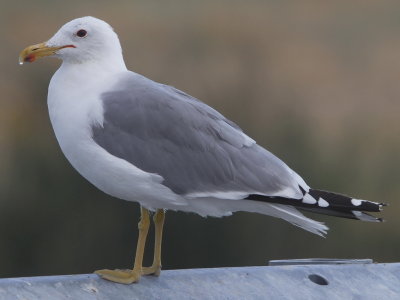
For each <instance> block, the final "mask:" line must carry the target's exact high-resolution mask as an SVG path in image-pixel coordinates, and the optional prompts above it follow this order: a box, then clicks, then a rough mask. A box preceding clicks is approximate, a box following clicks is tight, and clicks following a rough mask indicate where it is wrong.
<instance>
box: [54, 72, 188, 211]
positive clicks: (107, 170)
mask: <svg viewBox="0 0 400 300" xmlns="http://www.w3.org/2000/svg"><path fill="white" fill-rule="evenodd" d="M108 75H109V74H108ZM115 77H116V76H114V78H115ZM107 78H110V77H109V76H102V75H101V74H96V76H95V77H91V76H89V74H85V72H82V70H78V72H76V68H73V69H71V70H70V69H68V68H66V67H61V68H60V69H59V70H58V71H57V72H56V73H55V74H54V76H53V78H52V80H51V82H50V86H49V93H48V108H49V115H50V120H51V123H52V125H53V129H54V132H55V135H56V137H57V140H58V142H59V144H60V147H61V149H62V151H63V153H64V155H65V156H66V157H67V159H68V161H69V162H70V163H71V164H72V166H73V167H74V168H75V169H76V170H77V171H78V172H79V173H80V174H81V175H82V176H83V177H85V178H86V179H87V180H89V181H90V182H91V183H92V184H94V185H95V186H96V187H97V188H99V189H100V190H102V191H104V192H105V193H107V194H110V195H112V196H114V197H117V198H120V199H124V200H129V201H137V202H140V203H141V204H142V205H144V206H145V207H148V208H173V209H175V208H176V207H175V206H176V205H184V204H185V203H186V201H185V200H184V199H183V198H181V197H180V196H178V195H176V194H175V193H173V192H172V191H171V190H170V189H168V188H167V187H165V186H164V185H162V184H161V182H162V180H163V179H162V177H160V176H158V175H155V174H151V173H147V172H144V171H142V170H140V169H138V168H136V167H135V166H133V165H132V164H130V163H129V162H127V161H125V160H123V159H119V158H117V157H115V156H113V155H111V154H110V153H108V152H107V151H106V150H104V149H103V148H102V147H100V146H99V145H97V144H96V143H95V142H94V141H93V139H92V131H91V126H92V124H96V123H97V124H102V123H103V108H102V103H101V99H100V97H99V96H100V94H101V93H102V92H103V91H106V90H107V89H109V88H111V85H112V84H113V82H110V80H107Z"/></svg>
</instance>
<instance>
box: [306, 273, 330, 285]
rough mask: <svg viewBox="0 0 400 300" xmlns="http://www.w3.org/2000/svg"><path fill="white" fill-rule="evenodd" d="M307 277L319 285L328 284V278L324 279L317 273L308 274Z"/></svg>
mask: <svg viewBox="0 0 400 300" xmlns="http://www.w3.org/2000/svg"><path fill="white" fill-rule="evenodd" d="M308 279H310V280H311V281H312V282H314V283H316V284H319V285H328V284H329V282H328V280H326V279H325V278H324V277H322V276H320V275H317V274H311V275H308Z"/></svg>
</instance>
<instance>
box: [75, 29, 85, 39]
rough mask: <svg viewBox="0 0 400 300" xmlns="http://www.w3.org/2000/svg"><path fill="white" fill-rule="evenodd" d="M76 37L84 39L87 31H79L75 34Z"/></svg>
mask: <svg viewBox="0 0 400 300" xmlns="http://www.w3.org/2000/svg"><path fill="white" fill-rule="evenodd" d="M76 35H77V36H79V37H81V38H82V37H85V36H86V35H87V31H86V30H85V29H79V30H78V31H77V32H76Z"/></svg>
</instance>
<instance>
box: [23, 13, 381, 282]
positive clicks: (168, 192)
mask: <svg viewBox="0 0 400 300" xmlns="http://www.w3.org/2000/svg"><path fill="white" fill-rule="evenodd" d="M45 56H54V57H57V58H59V59H61V60H62V64H61V66H60V68H59V69H58V70H57V71H56V72H55V74H54V75H53V77H52V78H51V81H50V85H49V88H48V97H47V102H48V110H49V115H50V120H51V124H52V126H53V129H54V132H55V135H56V138H57V140H58V143H59V144H60V147H61V150H62V152H63V153H64V155H65V156H66V158H67V159H68V161H69V162H70V163H71V165H72V166H73V167H74V168H75V169H76V170H77V171H78V172H79V173H80V174H81V175H82V176H83V177H84V178H86V179H87V180H88V181H89V182H91V183H92V184H93V185H95V186H96V187H97V188H98V189H100V190H101V191H103V192H104V193H107V194H109V195H111V196H113V197H116V198H119V199H123V200H127V201H135V202H138V203H139V204H140V210H141V218H140V221H139V223H138V229H139V237H138V242H137V248H136V254H135V262H134V266H133V269H129V270H119V269H117V270H107V269H104V270H98V271H96V272H95V273H96V274H98V275H100V276H101V277H102V278H104V279H107V280H110V281H114V282H118V283H125V284H130V283H133V282H137V281H138V280H139V279H140V277H141V276H142V275H150V274H153V275H156V276H158V275H159V274H160V271H161V241H162V233H163V224H164V219H165V211H166V210H174V211H184V212H192V213H197V214H199V215H201V216H213V217H222V216H229V215H231V214H232V213H233V212H237V211H247V212H253V213H260V214H265V215H269V216H273V217H276V218H280V219H283V220H286V221H288V222H290V223H291V224H293V225H296V226H298V227H301V228H303V229H305V230H308V231H310V232H312V233H315V234H318V235H321V236H323V235H324V234H325V233H326V231H327V229H328V227H326V226H325V225H324V224H323V223H320V222H317V221H314V220H312V219H310V218H308V217H306V216H304V215H303V214H302V213H301V212H300V210H302V211H309V212H314V213H320V214H326V215H332V216H337V217H344V218H350V219H357V220H362V221H371V222H379V221H382V219H380V218H375V217H373V216H371V215H369V214H367V213H365V212H379V211H380V210H381V208H382V206H383V205H384V204H382V203H376V202H371V201H367V200H360V199H355V198H352V197H348V196H344V195H340V194H336V193H331V192H326V191H322V190H317V189H312V188H310V187H309V186H308V185H307V184H306V182H305V181H304V180H303V179H302V178H301V177H300V176H299V175H298V174H297V173H296V172H295V171H293V170H292V169H290V168H289V167H288V166H287V165H286V164H285V163H284V162H283V161H281V160H280V159H279V158H277V157H276V156H274V155H273V154H272V153H271V152H269V151H268V150H266V149H265V148H263V147H262V146H260V145H258V144H257V143H256V142H255V141H254V140H253V139H252V138H251V137H249V136H248V135H246V134H245V133H244V132H243V131H242V130H241V129H240V127H239V126H238V125H236V124H235V123H234V122H232V121H230V120H228V119H227V118H225V117H224V116H223V115H222V114H220V113H219V112H217V111H216V110H214V109H213V108H211V107H210V106H208V105H206V104H205V103H203V102H201V101H200V100H198V99H196V98H194V97H192V96H190V95H188V94H186V93H184V92H182V91H180V90H178V89H176V88H174V87H172V86H168V85H164V84H160V83H157V82H154V81H152V80H150V79H148V78H146V77H144V76H142V75H139V74H137V73H135V72H132V71H129V70H127V68H126V66H125V62H124V59H123V55H122V49H121V45H120V42H119V39H118V36H117V34H116V33H115V32H114V30H113V29H112V27H111V26H110V25H109V24H107V23H106V22H104V21H102V20H99V19H97V18H94V17H83V18H78V19H74V20H72V21H70V22H68V23H66V24H65V25H63V26H62V27H61V28H60V29H59V30H58V31H57V32H56V33H55V35H54V36H53V37H51V38H50V39H49V40H48V41H47V42H44V43H40V44H36V45H33V46H29V47H27V48H25V49H24V50H23V51H22V52H21V54H20V63H21V64H22V63H24V62H33V61H35V60H36V59H38V58H41V57H45ZM152 214H153V221H154V224H155V246H154V260H153V264H152V265H151V266H150V267H147V268H145V267H143V254H144V250H145V242H146V237H147V233H148V230H149V226H150V217H151V215H152Z"/></svg>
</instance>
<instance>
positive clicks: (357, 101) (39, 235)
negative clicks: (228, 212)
mask: <svg viewBox="0 0 400 300" xmlns="http://www.w3.org/2000/svg"><path fill="white" fill-rule="evenodd" d="M84 15H93V16H96V17H99V18H102V19H104V20H106V21H107V22H109V23H110V24H111V25H112V26H113V27H114V28H115V30H116V31H117V33H118V34H119V36H120V39H121V42H122V45H123V48H124V53H125V60H126V62H127V65H128V67H129V68H130V69H131V70H134V71H136V72H138V73H141V74H144V75H146V76H148V77H150V78H152V79H154V80H157V81H161V82H164V83H168V84H172V85H174V86H176V87H177V88H179V89H182V90H184V91H186V92H188V93H190V94H192V95H194V96H196V97H198V98H199V99H202V100H203V101H205V102H206V103H208V104H210V105H212V106H213V107H215V108H217V109H218V110H219V111H220V112H222V113H223V114H225V115H226V116H227V117H229V118H230V119H232V120H234V121H235V122H236V123H238V124H239V125H240V126H241V127H242V128H243V129H244V130H245V131H246V133H248V134H249V135H250V136H252V137H253V138H255V139H256V140H257V141H258V143H259V144H261V145H263V146H265V147H266V148H267V149H269V150H270V151H272V152H273V153H275V154H276V155H278V156H279V157H280V158H282V159H283V160H284V161H285V162H287V163H288V164H289V166H291V167H292V168H293V169H294V170H296V171H297V172H298V173H300V174H301V175H302V176H303V177H304V178H305V179H306V181H307V182H308V183H309V184H310V185H312V186H314V187H318V188H321V189H327V190H333V191H338V192H342V193H346V194H351V195H354V196H356V197H359V198H366V199H371V200H376V201H382V202H389V203H390V206H389V207H387V208H386V211H385V212H384V213H383V215H384V217H385V218H386V219H387V220H388V222H386V223H383V224H369V223H361V222H355V221H349V220H335V219H333V218H329V217H323V216H322V217H321V216H315V218H316V219H319V220H322V221H326V222H327V224H328V225H329V226H330V227H331V230H330V233H329V235H328V238H327V239H321V238H319V237H316V236H313V235H311V234H309V233H307V232H304V231H302V230H299V229H297V228H295V227H293V226H291V225H289V224H286V223H284V222H282V221H279V220H275V219H272V218H268V217H265V216H258V215H254V214H246V213H238V214H235V215H234V216H232V217H230V218H223V219H213V218H208V219H203V218H200V217H199V216H196V215H191V214H182V213H175V212H169V213H168V214H167V223H166V228H165V230H166V232H165V244H164V245H165V248H164V253H163V257H164V267H165V268H189V267H218V266H239V265H253V264H254V265H256V264H258V265H259V264H265V263H266V262H267V260H269V259H279V258H303V257H340V258H351V257H354V258H364V257H370V258H374V259H375V260H378V261H398V260H399V258H398V253H399V250H400V242H399V239H398V237H399V233H398V230H397V228H398V227H399V226H400V221H399V218H397V217H396V216H397V212H398V211H399V209H400V205H399V203H398V201H397V198H398V197H399V195H400V188H399V185H398V184H397V182H398V178H399V175H398V170H399V168H400V159H399V155H398V153H399V151H400V142H399V136H400V135H399V126H398V123H399V121H398V119H399V118H398V116H399V113H400V101H399V100H398V97H399V95H400V85H399V84H398V79H399V75H400V59H399V56H400V55H399V53H400V5H399V4H398V3H397V2H396V1H372V0H370V1H363V2H362V3H360V2H356V1H335V2H329V3H324V2H319V1H302V2H295V3H294V2H292V1H272V0H271V1H178V0H176V1H165V2H161V1H114V2H110V1H85V2H84V3H81V2H80V1H68V2H65V1H35V2H33V1H27V0H23V1H4V0H2V1H0V36H1V39H2V52H1V54H2V55H1V56H0V70H1V71H0V91H1V94H2V96H1V97H0V105H1V109H0V165H1V168H0V258H1V259H0V276H28V275H39V274H61V273H82V272H91V271H93V270H94V269H96V268H104V267H107V268H113V267H129V266H131V265H132V263H133V261H132V260H133V252H134V249H135V243H136V235H137V232H136V222H137V218H138V209H137V208H138V207H137V205H136V204H133V203H127V202H124V201H116V200H114V199H110V197H109V196H107V195H104V194H102V193H101V192H99V191H97V190H96V189H95V188H94V187H92V186H91V185H90V184H89V183H88V182H86V181H85V180H84V179H83V178H81V177H80V175H79V174H77V172H75V171H74V170H73V169H72V168H71V167H70V166H69V165H68V163H67V162H66V160H65V158H64V157H63V155H62V153H61V151H60V150H59V147H58V145H57V142H56V140H55V138H54V134H53V132H52V129H51V126H50V123H49V120H48V116H47V109H46V104H45V103H46V102H45V101H46V94H47V86H48V82H49V80H50V78H51V76H52V74H53V72H54V71H55V69H56V68H57V66H58V64H59V62H57V61H55V60H51V59H49V60H46V61H39V62H37V63H35V64H33V65H26V66H23V67H19V66H18V65H17V56H18V53H19V51H20V50H21V49H22V48H24V47H25V46H27V45H29V44H32V43H37V42H40V41H44V40H46V39H48V38H49V37H50V36H51V35H52V34H53V33H54V32H55V31H56V30H57V29H58V28H59V27H60V26H61V25H62V24H64V23H65V22H66V21H68V20H70V19H73V18H76V17H80V16H84ZM151 243H152V241H150V242H149V246H151ZM149 250H150V247H149ZM151 256H152V254H151V253H150V251H149V253H148V257H147V260H148V262H150V260H151Z"/></svg>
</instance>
